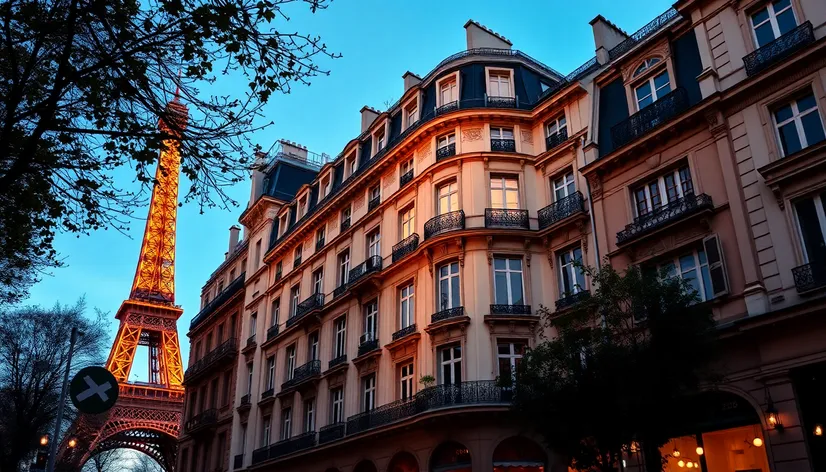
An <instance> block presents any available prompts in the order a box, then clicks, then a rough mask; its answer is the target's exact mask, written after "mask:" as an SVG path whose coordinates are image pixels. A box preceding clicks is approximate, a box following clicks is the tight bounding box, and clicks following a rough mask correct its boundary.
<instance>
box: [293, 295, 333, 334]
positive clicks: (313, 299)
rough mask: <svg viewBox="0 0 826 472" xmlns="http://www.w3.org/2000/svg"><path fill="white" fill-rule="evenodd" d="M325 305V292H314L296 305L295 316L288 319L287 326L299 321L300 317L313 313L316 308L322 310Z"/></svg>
mask: <svg viewBox="0 0 826 472" xmlns="http://www.w3.org/2000/svg"><path fill="white" fill-rule="evenodd" d="M323 306H324V294H323V293H314V294H312V295H310V296H309V298H307V299H306V300H304V301H303V302H301V303H299V304H298V306H296V307H295V316H293V317H292V318H290V319H289V320H287V326H291V325H292V324H295V322H296V321H298V319H299V318H301V317H303V316H305V315H307V314H308V313H311V312H313V311H315V310H320V309H321V307H323ZM290 321H292V323H290Z"/></svg>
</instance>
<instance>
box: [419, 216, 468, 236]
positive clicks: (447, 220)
mask: <svg viewBox="0 0 826 472" xmlns="http://www.w3.org/2000/svg"><path fill="white" fill-rule="evenodd" d="M460 229H465V212H464V211H463V210H459V211H451V212H450V213H444V214H441V215H438V216H434V217H433V218H431V219H429V220H427V223H425V224H424V239H425V241H426V240H428V239H430V238H432V237H433V236H437V235H439V234H442V233H447V232H448V231H456V230H460Z"/></svg>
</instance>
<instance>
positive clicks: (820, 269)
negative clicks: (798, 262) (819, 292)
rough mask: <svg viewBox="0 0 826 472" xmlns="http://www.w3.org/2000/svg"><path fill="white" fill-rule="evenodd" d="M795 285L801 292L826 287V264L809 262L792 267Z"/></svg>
mask: <svg viewBox="0 0 826 472" xmlns="http://www.w3.org/2000/svg"><path fill="white" fill-rule="evenodd" d="M792 275H793V276H794V286H795V287H796V288H797V291H798V292H799V293H802V292H808V291H809V290H814V289H818V288H821V287H826V264H823V263H809V264H803V265H802V266H798V267H795V268H794V269H792Z"/></svg>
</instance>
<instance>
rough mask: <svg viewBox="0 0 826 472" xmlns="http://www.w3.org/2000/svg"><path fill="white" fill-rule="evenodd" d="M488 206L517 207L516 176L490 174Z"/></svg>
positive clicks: (517, 189)
mask: <svg viewBox="0 0 826 472" xmlns="http://www.w3.org/2000/svg"><path fill="white" fill-rule="evenodd" d="M490 206H491V207H492V208H506V209H510V210H516V209H518V208H519V180H517V178H516V177H503V176H491V178H490Z"/></svg>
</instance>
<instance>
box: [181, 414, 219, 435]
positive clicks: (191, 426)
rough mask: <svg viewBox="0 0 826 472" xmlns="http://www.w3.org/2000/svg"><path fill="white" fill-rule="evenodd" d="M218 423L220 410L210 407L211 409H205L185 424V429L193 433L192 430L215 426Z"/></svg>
mask: <svg viewBox="0 0 826 472" xmlns="http://www.w3.org/2000/svg"><path fill="white" fill-rule="evenodd" d="M216 424H218V410H217V409H215V408H210V409H209V410H204V411H202V412H201V413H199V414H197V415H195V416H193V417H192V418H190V419H189V421H187V422H186V424H185V425H184V429H185V430H186V432H187V433H191V432H192V431H196V430H198V429H202V428H209V427H211V426H215V425H216Z"/></svg>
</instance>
